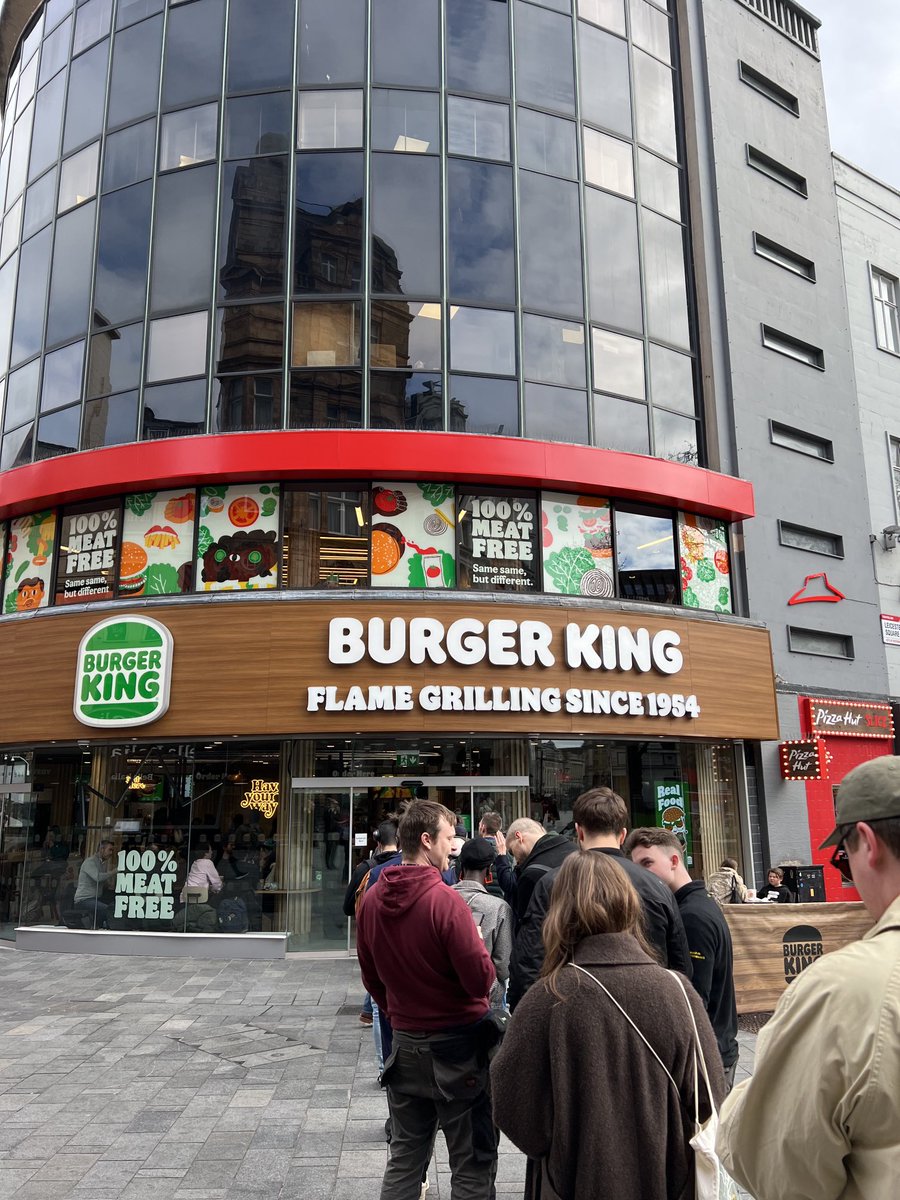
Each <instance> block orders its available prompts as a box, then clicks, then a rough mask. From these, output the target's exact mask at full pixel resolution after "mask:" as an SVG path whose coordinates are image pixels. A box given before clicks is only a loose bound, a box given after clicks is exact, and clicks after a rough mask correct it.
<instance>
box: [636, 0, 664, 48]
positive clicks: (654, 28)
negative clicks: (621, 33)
mask: <svg viewBox="0 0 900 1200" xmlns="http://www.w3.org/2000/svg"><path fill="white" fill-rule="evenodd" d="M630 8H631V40H632V41H633V42H634V44H635V45H636V46H640V47H641V49H642V50H649V51H650V53H651V54H653V55H655V56H656V58H661V59H662V60H663V61H664V62H671V61H672V50H671V45H670V38H669V18H668V17H667V16H666V14H665V13H664V12H660V11H659V9H658V8H654V6H653V5H652V4H647V3H646V0H630Z"/></svg>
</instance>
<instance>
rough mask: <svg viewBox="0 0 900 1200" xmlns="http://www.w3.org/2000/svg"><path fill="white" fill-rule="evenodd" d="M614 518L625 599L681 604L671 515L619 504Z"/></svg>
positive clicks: (617, 554) (621, 594)
mask: <svg viewBox="0 0 900 1200" xmlns="http://www.w3.org/2000/svg"><path fill="white" fill-rule="evenodd" d="M613 520H614V521H615V526H616V560H617V565H618V568H619V588H618V590H619V595H620V596H622V597H624V598H625V599H626V600H654V601H656V602H657V603H658V604H678V603H679V600H680V595H679V588H678V576H677V575H676V572H675V540H674V536H673V530H672V518H671V517H669V516H654V515H651V514H649V513H636V512H634V513H632V512H625V511H624V510H623V509H621V508H617V509H616V511H615V513H614V514H613Z"/></svg>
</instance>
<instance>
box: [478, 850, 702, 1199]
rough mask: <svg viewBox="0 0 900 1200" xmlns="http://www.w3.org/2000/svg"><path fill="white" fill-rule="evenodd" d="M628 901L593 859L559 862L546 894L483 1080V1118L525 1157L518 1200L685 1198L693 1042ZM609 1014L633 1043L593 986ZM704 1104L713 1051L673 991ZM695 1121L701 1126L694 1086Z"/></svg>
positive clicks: (624, 882) (605, 861)
mask: <svg viewBox="0 0 900 1200" xmlns="http://www.w3.org/2000/svg"><path fill="white" fill-rule="evenodd" d="M642 924H643V917H642V911H641V904H640V900H639V898H638V894H637V892H636V891H635V890H634V887H633V886H632V884H631V881H630V880H629V879H628V876H627V875H626V874H625V872H624V871H623V870H622V868H621V867H619V866H618V865H617V864H616V863H615V862H614V861H613V860H612V859H611V858H610V857H608V856H607V855H605V854H590V853H582V854H572V855H570V856H569V857H568V858H567V859H566V861H565V862H564V863H563V865H562V867H561V869H560V872H559V874H558V875H557V877H556V880H555V882H554V885H553V896H552V900H551V903H550V910H549V912H548V914H547V919H546V921H545V922H544V945H545V947H546V958H545V960H544V969H543V971H542V977H541V979H540V980H539V982H538V983H536V984H535V985H534V987H532V988H531V990H530V991H529V992H528V993H527V994H526V996H525V997H524V999H523V1000H522V1001H521V1003H520V1004H519V1006H518V1007H517V1009H516V1012H515V1015H514V1016H513V1018H512V1020H511V1022H510V1026H509V1031H508V1032H507V1034H506V1037H505V1038H504V1041H503V1045H502V1047H501V1048H500V1051H499V1052H498V1054H497V1056H496V1057H495V1059H494V1062H493V1065H492V1068H491V1086H492V1090H493V1098H494V1120H495V1122H496V1123H497V1125H498V1126H499V1127H500V1129H501V1130H502V1131H503V1132H504V1133H505V1134H506V1135H507V1137H508V1138H509V1139H510V1140H511V1141H512V1142H514V1143H515V1145H516V1146H518V1147H519V1149H520V1150H522V1151H524V1153H525V1154H527V1155H528V1157H529V1159H530V1160H532V1161H530V1162H529V1170H528V1178H527V1181H526V1191H525V1195H526V1197H527V1198H529V1200H693V1197H694V1160H693V1151H692V1150H691V1147H690V1145H689V1139H690V1138H691V1137H692V1136H693V1133H694V1128H693V1126H694V1121H693V1114H694V1084H693V1066H692V1063H693V1058H692V1046H693V1044H694V1040H695V1039H694V1032H693V1028H692V1025H691V1020H690V1014H689V1013H688V1010H687V1004H686V1003H685V998H684V994H683V993H682V991H681V988H680V987H679V985H678V981H677V980H676V979H675V978H674V977H673V976H672V975H671V974H670V973H669V972H668V971H666V970H664V969H663V968H662V967H661V966H659V965H658V964H657V962H656V961H655V960H654V958H652V957H651V952H650V950H649V947H648V945H647V943H646V941H645V940H644V936H643V931H642ZM573 963H574V964H577V967H581V968H584V970H585V971H587V972H589V973H590V975H592V976H593V977H594V980H599V981H600V982H602V983H603V984H604V986H605V987H606V988H608V989H609V992H610V993H611V995H612V996H614V997H615V999H616V1000H617V1001H618V1002H619V1004H620V1005H621V1006H622V1008H623V1009H624V1010H625V1012H626V1013H627V1014H628V1016H629V1017H631V1019H632V1021H634V1022H635V1024H636V1025H637V1026H638V1028H639V1029H640V1031H641V1033H642V1034H643V1035H644V1037H645V1038H647V1040H648V1041H649V1042H650V1044H651V1045H652V1046H653V1048H654V1050H655V1051H656V1053H657V1054H658V1055H659V1057H660V1058H661V1059H662V1062H663V1063H664V1064H665V1066H666V1069H667V1070H668V1071H669V1073H670V1075H671V1076H672V1078H673V1079H674V1081H675V1083H677V1085H678V1094H676V1091H675V1087H674V1086H673V1084H672V1082H671V1081H670V1080H669V1079H668V1078H667V1076H666V1074H665V1071H664V1070H663V1068H662V1066H661V1065H660V1063H659V1062H657V1060H656V1058H654V1056H653V1054H651V1052H650V1050H649V1049H648V1048H647V1046H646V1044H645V1043H644V1041H643V1040H642V1039H641V1037H640V1036H639V1035H638V1033H637V1032H636V1031H635V1030H634V1029H633V1028H632V1026H631V1025H630V1024H629V1023H628V1021H627V1020H626V1018H625V1017H624V1016H623V1015H622V1013H621V1012H620V1011H619V1009H618V1008H616V1006H615V1004H614V1003H613V1002H612V1000H610V998H609V996H607V995H606V994H605V993H604V992H603V990H602V989H601V988H600V987H598V986H597V983H596V982H594V980H591V979H589V978H587V976H586V975H585V974H583V973H582V971H580V970H578V969H577V967H576V966H573V965H572V964H573ZM685 984H686V989H687V994H688V997H689V1000H690V1004H691V1008H692V1009H693V1013H694V1020H695V1021H696V1022H697V1028H698V1030H699V1032H700V1041H701V1045H702V1049H703V1055H704V1058H705V1059H706V1065H707V1069H708V1071H709V1076H710V1081H711V1083H712V1088H713V1092H714V1095H715V1100H716V1104H717V1105H718V1103H719V1101H720V1100H721V1099H722V1097H723V1096H724V1094H725V1086H724V1078H723V1075H722V1064H721V1060H720V1058H719V1054H718V1050H717V1048H716V1039H715V1036H714V1034H713V1031H712V1029H711V1027H710V1024H709V1021H708V1019H707V1016H706V1013H705V1012H704V1009H703V1004H702V1002H701V1001H700V998H699V997H698V996H697V994H696V993H695V992H694V990H693V988H692V987H691V986H690V985H689V984H688V983H687V981H686V980H685ZM700 1096H701V1100H700V1113H701V1118H702V1119H705V1118H706V1117H707V1116H708V1115H709V1104H708V1100H707V1097H706V1089H705V1086H704V1084H703V1082H702V1079H701V1082H700Z"/></svg>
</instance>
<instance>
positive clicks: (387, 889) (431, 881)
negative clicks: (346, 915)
mask: <svg viewBox="0 0 900 1200" xmlns="http://www.w3.org/2000/svg"><path fill="white" fill-rule="evenodd" d="M454 824H455V818H454V816H453V813H451V812H450V810H449V809H447V808H445V807H444V806H443V804H436V803H434V802H433V801H430V800H416V801H414V803H412V804H411V805H410V806H409V808H408V809H407V811H406V813H405V814H404V816H403V818H402V820H401V821H400V828H399V832H398V841H399V843H400V850H401V853H402V855H403V861H402V863H401V864H400V865H399V866H393V867H386V868H385V869H384V870H383V871H382V872H381V877H380V879H379V880H378V883H377V884H376V886H375V887H372V888H370V889H369V890H368V891H367V892H366V893H365V896H364V898H363V902H362V904H361V906H360V909H359V913H358V914H357V919H356V950H357V954H358V956H359V965H360V970H361V972H362V978H363V983H364V984H365V986H366V989H367V990H368V991H369V992H370V993H371V995H372V998H373V999H374V1001H375V1003H376V1004H377V1005H378V1006H379V1008H380V1009H382V1011H384V1012H386V1013H387V1015H388V1018H389V1020H390V1023H391V1025H392V1027H393V1031H394V1044H393V1051H392V1053H391V1056H390V1058H389V1059H388V1060H387V1062H386V1063H385V1068H384V1074H383V1075H382V1086H384V1087H386V1088H387V1095H388V1106H389V1108H390V1113H391V1157H390V1159H389V1160H388V1164H387V1167H386V1169H385V1173H384V1182H383V1183H382V1187H381V1200H415V1198H416V1197H418V1196H419V1192H420V1188H421V1184H422V1178H423V1175H424V1172H425V1170H426V1169H427V1167H428V1163H429V1160H430V1159H431V1153H432V1149H433V1146H434V1139H435V1135H436V1134H437V1131H438V1128H439V1127H440V1128H441V1129H442V1130H443V1131H444V1137H445V1138H446V1141H447V1149H448V1152H449V1157H450V1170H451V1174H452V1184H451V1186H452V1189H453V1196H454V1200H489V1198H490V1196H491V1194H492V1189H493V1182H494V1175H495V1174H496V1170H497V1135H496V1131H495V1129H494V1126H493V1122H492V1120H491V1100H490V1093H489V1076H488V1055H489V1052H490V1050H491V1049H492V1048H493V1046H494V1045H495V1042H496V1027H495V1026H494V1025H493V1024H492V1023H491V1022H490V1020H486V1018H488V1014H489V1011H490V1005H489V1002H488V994H489V992H490V990H491V985H492V984H493V983H494V980H495V974H494V967H493V964H492V963H491V959H490V955H489V954H488V952H487V950H486V949H485V946H484V942H483V941H482V939H481V938H480V937H479V934H478V930H477V928H476V926H475V923H474V922H473V920H472V915H471V913H470V912H469V910H468V908H467V907H466V902H465V900H463V898H462V896H461V895H459V893H458V892H455V891H454V890H453V889H452V888H449V887H447V886H446V884H445V883H444V881H443V879H442V878H441V872H442V871H445V870H446V869H447V860H448V858H449V856H450V848H451V844H452V841H453V831H454Z"/></svg>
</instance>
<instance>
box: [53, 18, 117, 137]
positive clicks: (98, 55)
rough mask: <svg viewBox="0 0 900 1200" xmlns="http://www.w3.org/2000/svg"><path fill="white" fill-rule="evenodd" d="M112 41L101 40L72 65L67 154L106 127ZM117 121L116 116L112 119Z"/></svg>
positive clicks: (68, 106)
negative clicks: (106, 102) (105, 116)
mask: <svg viewBox="0 0 900 1200" xmlns="http://www.w3.org/2000/svg"><path fill="white" fill-rule="evenodd" d="M108 56H109V42H108V41H104V42H101V43H100V45H99V46H95V47H94V48H93V50H88V52H87V54H82V55H81V57H80V58H76V59H75V61H74V62H73V63H72V66H71V67H70V68H69V90H68V99H67V100H66V128H65V133H64V135H63V153H64V154H67V153H68V152H69V151H70V150H74V149H75V147H76V146H82V145H84V143H85V142H89V141H90V140H91V138H95V137H97V135H98V134H99V133H100V130H101V128H102V126H103V102H104V100H105V99H106V63H107V59H108ZM111 119H113V120H115V119H116V118H115V115H113V117H112V118H111Z"/></svg>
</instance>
